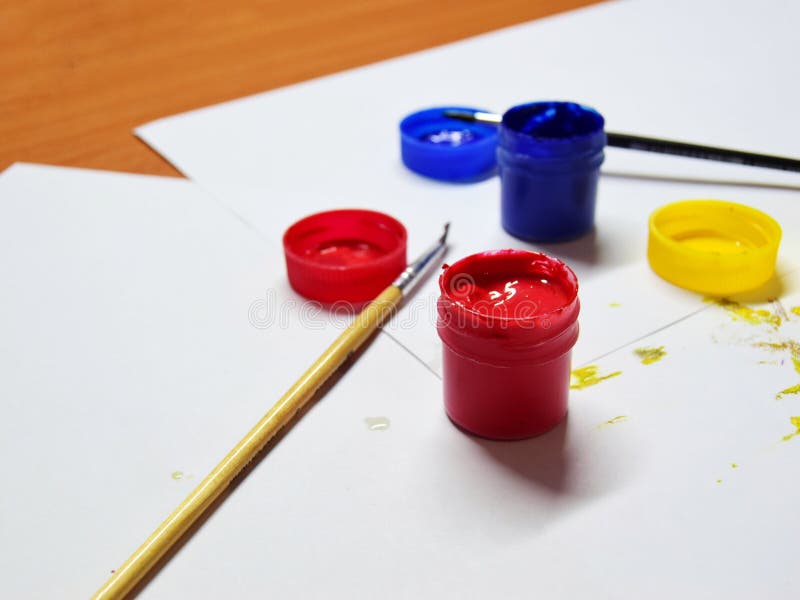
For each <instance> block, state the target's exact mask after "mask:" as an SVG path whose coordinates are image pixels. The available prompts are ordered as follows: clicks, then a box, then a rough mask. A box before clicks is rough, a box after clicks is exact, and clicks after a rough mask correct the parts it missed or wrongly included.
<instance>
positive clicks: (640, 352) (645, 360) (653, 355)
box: [633, 346, 667, 365]
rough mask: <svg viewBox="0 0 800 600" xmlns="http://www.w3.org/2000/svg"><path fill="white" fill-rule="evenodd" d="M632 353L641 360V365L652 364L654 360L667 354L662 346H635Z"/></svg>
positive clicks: (656, 360)
mask: <svg viewBox="0 0 800 600" xmlns="http://www.w3.org/2000/svg"><path fill="white" fill-rule="evenodd" d="M633 353H634V354H635V355H636V356H638V357H639V360H641V361H642V364H643V365H652V364H653V363H654V362H658V361H660V360H661V359H662V358H664V357H665V356H666V355H667V351H666V350H664V346H658V347H653V348H637V349H636V350H634V351H633Z"/></svg>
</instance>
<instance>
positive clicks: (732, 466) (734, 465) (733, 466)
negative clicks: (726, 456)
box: [731, 463, 739, 469]
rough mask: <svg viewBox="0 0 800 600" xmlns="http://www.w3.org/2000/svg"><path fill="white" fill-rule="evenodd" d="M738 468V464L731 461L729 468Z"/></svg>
mask: <svg viewBox="0 0 800 600" xmlns="http://www.w3.org/2000/svg"><path fill="white" fill-rule="evenodd" d="M738 468H739V465H737V464H736V463H731V469H738Z"/></svg>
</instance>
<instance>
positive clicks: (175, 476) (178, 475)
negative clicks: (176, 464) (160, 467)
mask: <svg viewBox="0 0 800 600" xmlns="http://www.w3.org/2000/svg"><path fill="white" fill-rule="evenodd" d="M172 478H173V479H174V480H175V481H178V480H180V479H183V471H175V472H173V473H172Z"/></svg>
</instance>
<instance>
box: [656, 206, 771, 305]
mask: <svg viewBox="0 0 800 600" xmlns="http://www.w3.org/2000/svg"><path fill="white" fill-rule="evenodd" d="M780 240H781V228H780V225H778V223H777V222H776V221H775V220H774V219H773V218H772V217H770V216H769V215H767V214H765V213H763V212H761V211H759V210H756V209H754V208H751V207H749V206H745V205H743V204H735V203H733V202H724V201H722V200H684V201H682V202H674V203H672V204H667V205H666V206H662V207H661V208H659V209H657V210H656V211H655V212H653V214H651V215H650V238H649V242H648V246H647V258H648V260H649V261H650V267H651V268H652V269H653V271H655V272H656V273H657V274H658V275H659V276H661V277H662V278H664V279H666V280H667V281H669V282H670V283H674V284H675V285H678V286H680V287H683V288H686V289H689V290H693V291H696V292H700V293H703V294H710V295H713V296H727V295H730V294H735V293H738V292H744V291H747V290H752V289H755V288H757V287H759V286H760V285H762V284H764V283H766V282H767V281H768V280H769V279H770V278H771V277H772V274H773V273H774V271H775V261H776V259H777V256H778V245H779V244H780Z"/></svg>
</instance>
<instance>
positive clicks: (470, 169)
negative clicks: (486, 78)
mask: <svg viewBox="0 0 800 600" xmlns="http://www.w3.org/2000/svg"><path fill="white" fill-rule="evenodd" d="M449 110H454V111H464V112H470V113H472V112H484V111H483V109H479V108H470V107H465V106H441V107H435V108H429V109H426V110H421V111H419V112H415V113H412V114H410V115H408V116H407V117H405V118H404V119H403V120H402V121H400V151H401V156H402V158H403V164H404V165H405V166H406V167H408V168H409V169H411V170H412V171H414V172H415V173H418V174H420V175H424V176H425V177H430V178H432V179H437V180H439V181H453V182H468V181H478V180H481V179H486V178H488V177H491V176H493V175H494V174H495V173H496V171H497V158H496V152H497V127H496V126H494V125H490V124H486V123H472V122H465V121H462V120H460V119H454V118H452V117H446V116H445V115H444V113H445V111H449Z"/></svg>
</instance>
